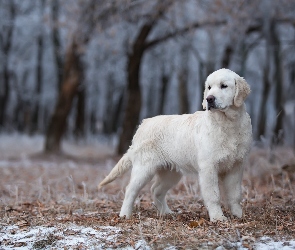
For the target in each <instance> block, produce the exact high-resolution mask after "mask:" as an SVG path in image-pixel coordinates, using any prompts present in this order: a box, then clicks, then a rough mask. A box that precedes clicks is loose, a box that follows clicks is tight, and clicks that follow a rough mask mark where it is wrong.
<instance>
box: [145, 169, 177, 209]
mask: <svg viewBox="0 0 295 250" xmlns="http://www.w3.org/2000/svg"><path fill="white" fill-rule="evenodd" d="M181 177H182V174H181V173H179V172H176V171H175V170H172V171H170V170H164V169H163V170H159V171H157V173H156V180H155V183H154V184H153V185H152V188H151V191H152V196H153V200H154V203H155V205H156V207H157V209H158V210H159V212H160V214H161V215H164V214H168V213H172V211H171V210H170V209H169V207H168V205H167V202H166V199H165V196H166V194H167V192H168V190H169V189H170V188H171V187H173V186H174V185H176V184H177V183H178V182H179V180H180V179H181Z"/></svg>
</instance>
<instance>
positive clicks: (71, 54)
mask: <svg viewBox="0 0 295 250" xmlns="http://www.w3.org/2000/svg"><path fill="white" fill-rule="evenodd" d="M81 71H82V68H81V62H80V55H79V53H78V51H77V44H76V43H75V41H74V39H73V42H72V44H71V45H70V46H69V48H68V50H67V53H66V58H65V66H64V78H63V84H62V88H61V90H60V93H59V97H58V100H57V104H56V107H55V109H54V113H53V115H52V117H51V119H50V122H49V126H48V129H47V133H46V142H45V152H59V151H60V144H61V139H62V136H63V134H64V132H65V129H66V126H67V117H68V115H69V113H70V110H71V107H72V102H73V99H74V97H75V95H76V94H77V91H78V87H79V85H80V81H81V75H82V74H81Z"/></svg>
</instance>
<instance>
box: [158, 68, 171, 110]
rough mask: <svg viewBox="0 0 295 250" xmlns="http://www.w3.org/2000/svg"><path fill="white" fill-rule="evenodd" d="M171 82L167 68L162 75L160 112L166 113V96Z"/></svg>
mask: <svg viewBox="0 0 295 250" xmlns="http://www.w3.org/2000/svg"><path fill="white" fill-rule="evenodd" d="M168 82H169V76H168V74H166V73H165V70H164V69H163V70H162V76H161V89H160V105H159V114H160V115H163V114H164V108H165V97H166V92H167V87H168Z"/></svg>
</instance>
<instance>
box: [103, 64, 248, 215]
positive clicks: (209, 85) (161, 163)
mask: <svg viewBox="0 0 295 250" xmlns="http://www.w3.org/2000/svg"><path fill="white" fill-rule="evenodd" d="M249 93H250V87H249V85H248V84H247V82H246V81H245V80H244V79H243V78H242V77H240V76H239V75H237V74H236V73H234V72H233V71H231V70H229V69H220V70H217V71H215V72H213V73H212V74H210V75H209V76H208V77H207V80H206V82H205V91H204V100H203V107H204V109H206V110H205V111H198V112H196V113H194V114H185V115H160V116H156V117H153V118H149V119H145V120H143V122H142V124H141V125H140V126H139V128H138V130H137V132H136V134H135V135H134V137H133V140H132V145H131V146H130V148H129V149H128V151H127V152H126V153H125V154H124V156H123V157H122V158H121V159H120V161H119V162H118V163H117V165H116V166H115V167H114V168H113V169H112V171H111V172H110V174H109V175H108V176H107V177H106V178H105V179H104V180H103V181H102V182H101V183H100V187H101V186H103V185H105V184H107V183H109V182H111V181H113V180H115V179H116V178H117V177H118V176H120V175H121V174H123V173H124V172H126V171H127V170H128V169H130V168H132V172H131V178H130V182H129V185H128V186H127V188H126V193H125V199H124V202H123V205H122V208H121V212H120V216H126V218H129V217H130V216H131V215H132V208H133V203H134V201H135V199H136V197H137V195H138V193H139V191H140V190H141V189H142V188H143V187H144V186H145V185H146V183H147V182H148V181H150V180H151V179H152V178H153V177H154V176H155V182H154V184H153V185H152V188H151V191H152V197H153V200H154V203H155V205H156V207H157V209H158V210H159V212H160V214H162V215H163V214H167V213H172V211H171V210H170V209H169V207H168V206H167V203H166V199H165V196H166V193H167V191H168V190H169V189H170V188H171V187H173V186H174V185H175V184H176V183H177V182H178V181H179V180H180V179H181V177H182V175H183V174H191V173H198V176H199V185H200V189H201V193H202V197H203V200H204V203H205V206H206V208H207V210H208V212H209V217H210V220H211V221H217V220H221V221H222V220H226V217H225V216H224V215H223V212H222V209H221V205H220V189H219V187H220V186H221V187H222V189H223V191H224V194H225V196H226V201H227V203H228V206H229V208H230V210H231V212H232V214H233V215H235V216H237V217H239V218H240V217H242V207H241V205H240V202H241V181H242V173H243V163H244V161H245V157H246V155H247V153H248V151H249V148H250V144H251V141H252V126H251V120H250V116H249V115H248V113H247V112H246V109H245V104H244V101H245V99H246V97H247V96H248V94H249Z"/></svg>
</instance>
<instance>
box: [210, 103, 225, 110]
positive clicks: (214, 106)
mask: <svg viewBox="0 0 295 250" xmlns="http://www.w3.org/2000/svg"><path fill="white" fill-rule="evenodd" d="M207 109H208V110H211V111H212V110H218V111H224V110H226V109H227V107H220V106H218V105H215V103H212V104H211V103H210V104H209V103H208V107H207Z"/></svg>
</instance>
